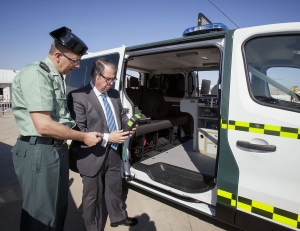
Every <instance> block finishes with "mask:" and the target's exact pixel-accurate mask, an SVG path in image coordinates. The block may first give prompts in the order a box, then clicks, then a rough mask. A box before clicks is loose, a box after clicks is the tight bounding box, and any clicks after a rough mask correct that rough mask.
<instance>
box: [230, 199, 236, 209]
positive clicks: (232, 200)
mask: <svg viewBox="0 0 300 231" xmlns="http://www.w3.org/2000/svg"><path fill="white" fill-rule="evenodd" d="M230 204H231V206H233V207H235V206H236V200H234V199H231V203H230Z"/></svg>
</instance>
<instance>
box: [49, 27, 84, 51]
mask: <svg viewBox="0 0 300 231" xmlns="http://www.w3.org/2000/svg"><path fill="white" fill-rule="evenodd" d="M49 34H50V36H51V37H52V38H54V39H55V40H56V41H57V42H59V43H60V44H61V45H63V46H64V47H65V48H67V49H69V50H70V51H72V52H74V53H75V54H77V55H79V56H83V55H84V54H85V53H86V51H87V50H88V47H87V45H86V44H85V43H84V42H83V41H82V40H81V39H80V38H78V37H77V36H76V35H75V34H73V33H72V32H71V30H70V29H69V28H67V27H65V26H64V27H61V28H59V29H56V30H54V31H52V32H50V33H49Z"/></svg>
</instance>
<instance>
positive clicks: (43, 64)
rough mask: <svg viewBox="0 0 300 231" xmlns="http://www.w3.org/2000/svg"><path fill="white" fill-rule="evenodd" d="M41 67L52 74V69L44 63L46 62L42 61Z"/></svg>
mask: <svg viewBox="0 0 300 231" xmlns="http://www.w3.org/2000/svg"><path fill="white" fill-rule="evenodd" d="M40 67H41V68H43V69H44V70H45V71H47V72H48V73H50V68H49V67H48V66H47V65H46V63H44V62H42V61H41V62H40Z"/></svg>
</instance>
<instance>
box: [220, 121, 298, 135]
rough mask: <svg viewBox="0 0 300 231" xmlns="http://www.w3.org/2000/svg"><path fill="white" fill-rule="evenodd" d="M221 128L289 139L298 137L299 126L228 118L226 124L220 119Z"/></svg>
mask: <svg viewBox="0 0 300 231" xmlns="http://www.w3.org/2000/svg"><path fill="white" fill-rule="evenodd" d="M221 128H222V129H227V128H228V129H230V130H238V131H243V132H252V133H257V134H265V135H271V136H279V137H284V138H289V139H300V128H289V127H281V126H277V125H271V124H257V123H250V122H245V121H233V120H230V122H229V123H228V125H227V124H226V123H224V124H223V121H222V120H221Z"/></svg>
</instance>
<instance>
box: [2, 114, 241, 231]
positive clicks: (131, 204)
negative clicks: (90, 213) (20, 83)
mask: <svg viewBox="0 0 300 231" xmlns="http://www.w3.org/2000/svg"><path fill="white" fill-rule="evenodd" d="M17 137H18V130H17V127H16V125H15V122H14V119H13V117H7V118H3V117H0V231H17V230H19V219H20V211H21V206H22V195H21V189H20V186H19V184H18V181H17V178H16V175H15V172H14V169H13V163H12V157H11V152H10V150H11V148H12V145H14V143H15V141H16V139H17ZM123 194H124V195H123V196H124V200H126V204H127V211H128V214H129V215H130V216H135V217H137V218H138V220H139V224H138V225H136V226H134V227H121V226H119V227H117V228H111V227H110V225H109V219H108V221H107V224H106V227H105V231H113V230H114V231H144V230H145V231H156V230H157V231H171V230H172V231H221V230H237V229H235V228H233V227H231V226H228V225H226V224H224V223H221V222H218V221H217V220H215V219H213V218H210V217H206V216H204V215H201V214H197V213H195V212H193V211H191V210H188V209H186V208H184V207H181V206H179V205H177V204H174V203H171V202H169V201H166V200H163V199H160V198H158V197H156V196H153V195H152V194H149V193H145V192H144V191H140V190H139V189H136V188H133V187H130V188H128V187H127V185H126V184H125V185H124V193H123ZM81 196H82V183H81V178H80V176H79V175H78V174H76V173H74V172H70V190H69V209H68V214H67V219H66V224H65V230H66V231H85V230H86V229H85V227H84V223H83V219H82V209H81Z"/></svg>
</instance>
